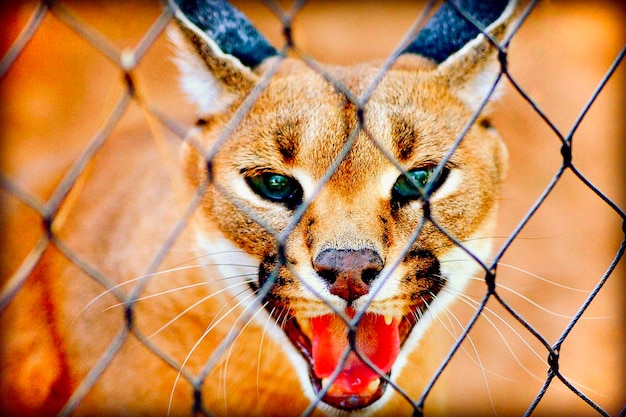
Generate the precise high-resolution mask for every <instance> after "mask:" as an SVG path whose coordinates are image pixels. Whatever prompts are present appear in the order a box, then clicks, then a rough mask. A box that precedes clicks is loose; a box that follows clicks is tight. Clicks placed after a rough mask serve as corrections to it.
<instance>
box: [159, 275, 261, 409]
mask: <svg viewBox="0 0 626 417" xmlns="http://www.w3.org/2000/svg"><path fill="white" fill-rule="evenodd" d="M240 284H241V283H240ZM220 291H221V290H220ZM214 294H216V293H213V294H211V295H210V296H209V298H210V297H212V296H213V295H214ZM251 296H255V294H253V293H250V294H249V295H247V296H246V297H244V298H243V299H241V300H239V301H238V302H237V303H235V304H234V305H233V306H232V307H231V308H229V309H228V311H227V312H226V313H225V314H223V315H222V316H221V317H220V318H219V319H217V320H215V321H214V322H213V323H212V324H211V325H210V326H208V327H207V328H206V329H205V331H204V333H202V336H200V337H199V338H198V340H197V341H196V342H195V343H194V345H193V346H192V347H191V349H190V350H189V352H188V353H187V356H186V357H185V359H184V360H183V362H182V363H181V365H180V370H179V371H178V373H177V375H176V378H174V383H173V384H172V390H171V391H170V398H169V404H168V407H167V415H168V417H169V415H170V412H171V408H172V402H173V400H174V391H175V390H176V385H178V381H179V380H180V376H181V371H182V369H184V368H185V366H186V365H187V362H188V361H189V359H190V358H191V355H192V354H193V352H195V350H196V349H197V348H198V346H200V343H202V341H203V340H204V338H205V337H206V336H207V335H208V334H209V333H211V331H212V330H213V329H214V328H215V327H216V326H217V325H219V324H220V323H221V322H222V320H224V319H225V318H226V317H228V315H229V314H230V313H232V312H233V311H234V310H235V309H237V308H239V306H240V305H241V304H243V303H244V302H245V301H246V300H247V299H248V298H250V297H251ZM207 299H208V298H207ZM202 301H205V299H203V300H201V301H200V302H202ZM185 311H186V310H185Z"/></svg>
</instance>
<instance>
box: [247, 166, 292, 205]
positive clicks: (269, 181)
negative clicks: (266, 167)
mask: <svg viewBox="0 0 626 417" xmlns="http://www.w3.org/2000/svg"><path fill="white" fill-rule="evenodd" d="M246 181H247V182H248V185H249V186H250V188H251V189H252V191H254V192H255V193H257V194H258V195H260V196H261V197H263V198H264V199H266V200H269V201H274V202H277V203H283V204H285V205H286V206H287V207H288V208H295V207H296V206H297V205H298V204H300V203H301V202H302V187H301V186H300V184H298V181H296V180H295V179H293V178H291V177H288V176H286V175H282V174H276V173H273V172H264V173H262V174H257V175H252V176H249V177H246Z"/></svg>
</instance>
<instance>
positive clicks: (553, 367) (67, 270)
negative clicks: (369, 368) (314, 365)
mask: <svg viewBox="0 0 626 417" xmlns="http://www.w3.org/2000/svg"><path fill="white" fill-rule="evenodd" d="M266 3H267V4H266ZM236 4H237V5H238V6H240V8H241V9H242V10H243V11H244V12H245V13H246V14H247V15H248V16H249V17H250V18H251V20H252V21H253V22H254V24H255V25H256V26H257V27H258V28H260V30H261V31H262V32H263V33H264V34H266V36H267V37H268V38H269V39H270V40H271V41H272V43H273V44H274V45H277V46H283V45H284V47H285V49H284V51H287V52H288V53H289V54H290V55H292V56H295V57H296V58H297V59H302V60H304V61H306V62H307V64H308V65H309V67H310V68H321V65H320V64H318V62H319V61H332V62H337V63H340V64H352V63H354V62H359V61H363V60H367V59H379V58H385V57H388V56H390V55H391V54H392V52H393V51H394V49H395V48H396V47H397V46H398V45H399V42H400V41H401V39H403V38H404V37H405V36H407V33H411V30H414V29H415V28H416V27H419V25H420V22H422V19H421V16H422V15H423V13H424V10H430V9H431V8H432V7H433V4H426V3H421V2H417V3H414V2H393V3H392V2H389V3H386V2H383V3H382V4H381V2H374V1H372V2H367V1H366V2H358V1H346V2H324V1H321V2H316V1H311V2H307V3H306V4H304V5H302V4H299V3H297V2H296V4H295V5H289V4H287V5H285V4H282V3H281V4H282V6H284V9H283V7H281V5H279V4H274V3H273V2H264V3H263V2H236ZM1 7H2V8H3V9H2V14H1V18H2V22H3V23H2V24H3V32H4V33H5V36H4V37H3V43H2V53H3V59H2V61H0V77H2V78H1V81H0V83H1V84H0V88H1V93H2V97H1V98H2V176H1V180H2V183H1V184H2V186H1V188H0V189H1V194H2V210H3V215H2V223H1V224H2V239H3V240H2V252H3V255H2V257H1V259H2V292H1V294H0V307H1V309H2V310H1V311H2V333H3V335H2V349H3V350H2V352H3V354H2V361H1V364H2V377H1V379H0V384H1V387H0V388H1V389H2V391H3V393H4V394H3V398H4V399H5V401H4V405H3V408H4V410H6V412H7V413H10V412H15V410H16V409H15V408H11V407H17V409H19V410H21V412H23V414H24V415H26V414H32V415H43V414H62V415H71V414H73V413H79V414H80V413H82V414H87V415H97V414H98V413H99V412H100V413H105V414H110V413H116V412H117V413H123V414H131V415H139V414H146V415H153V414H154V415H164V414H166V413H168V412H170V413H171V414H172V415H176V414H177V413H180V412H181V410H184V411H182V412H184V413H186V414H194V413H196V414H200V415H226V414H229V413H230V414H231V415H236V414H237V411H238V410H244V409H248V410H257V411H256V412H258V413H259V414H261V415H266V413H268V414H271V415H279V414H282V415H301V414H305V415H309V414H315V413H317V412H319V409H320V403H319V399H318V400H315V401H311V400H308V399H306V398H305V397H303V396H302V395H301V394H300V389H299V388H297V386H299V382H298V381H297V379H296V377H295V376H294V375H290V374H285V373H284V372H282V371H280V372H278V371H277V369H279V368H277V367H276V365H277V364H281V363H282V362H284V361H286V359H285V358H284V354H283V353H281V352H282V351H281V350H280V347H279V346H277V343H276V342H275V341H272V340H271V338H270V337H269V333H271V332H272V331H275V330H276V327H277V326H280V325H281V324H280V323H278V324H272V322H271V321H269V320H267V321H266V322H260V321H259V318H258V317H262V314H261V311H262V309H254V310H252V311H248V310H249V309H247V308H244V307H242V305H244V300H242V297H244V296H243V295H239V296H233V295H228V294H230V293H228V292H225V291H224V288H225V287H226V286H229V285H228V284H227V285H224V283H222V282H216V283H210V284H207V277H213V276H217V275H215V274H216V271H215V269H214V266H212V265H211V264H210V261H208V260H206V259H205V258H203V257H202V256H199V255H197V254H198V252H197V248H196V245H197V244H196V243H195V240H194V239H193V238H188V237H187V234H188V233H189V230H188V229H190V224H191V223H192V218H193V217H194V215H196V213H197V212H198V211H199V210H201V208H200V206H201V204H203V200H202V198H203V195H204V192H205V191H206V189H205V188H204V187H206V186H207V184H203V185H201V186H200V187H199V188H198V189H197V190H196V192H195V193H194V194H193V197H192V198H191V199H190V198H188V197H185V194H184V193H182V192H181V191H180V190H181V189H182V188H184V185H182V182H181V181H180V179H179V176H180V175H181V174H180V171H181V169H180V167H179V157H180V156H179V148H180V146H181V144H182V143H183V141H184V140H185V138H186V135H187V132H188V130H189V127H190V126H193V124H194V123H196V120H195V118H194V114H195V110H194V108H193V107H192V106H191V105H189V104H187V103H186V102H185V100H184V98H183V96H182V94H181V93H180V92H179V89H178V87H177V80H176V77H177V70H176V69H175V67H174V64H173V63H172V61H171V58H170V57H171V55H173V54H172V48H171V46H170V43H169V41H168V39H167V36H166V34H165V29H166V27H167V25H168V24H169V23H170V22H171V20H172V17H173V12H172V11H171V10H170V9H168V8H167V7H163V5H161V4H158V3H152V2H126V3H125V2H119V3H118V2H102V3H99V2H91V3H86V2H71V1H68V2H65V1H61V2H42V3H34V2H33V3H18V4H5V5H3V6H1ZM524 10H525V11H524V13H523V18H522V20H521V21H522V23H521V25H520V27H519V28H518V30H517V31H516V32H515V33H514V35H513V37H512V39H511V42H512V43H511V47H510V49H503V50H502V53H501V63H502V83H503V84H504V85H505V86H504V89H505V96H504V98H503V99H502V100H500V101H499V102H498V104H496V110H495V115H494V117H493V124H494V125H495V126H496V127H497V128H498V130H499V131H500V133H501V135H502V136H503V137H504V139H505V141H506V142H507V144H508V146H509V149H510V155H511V162H510V165H511V167H510V173H509V176H508V178H507V180H506V182H505V185H504V194H503V197H502V198H501V202H500V205H501V210H500V216H499V218H500V225H499V227H498V229H497V236H496V239H495V240H496V244H495V252H494V256H493V258H492V259H491V260H490V261H489V262H490V263H489V264H487V265H484V267H485V271H488V272H485V273H483V274H482V276H480V277H476V279H474V280H473V282H472V283H471V284H470V286H469V288H468V289H467V291H466V293H465V294H464V295H462V296H461V297H460V298H461V301H460V302H457V303H456V304H455V305H454V306H452V307H451V308H450V309H449V310H446V311H445V313H442V316H443V318H442V319H440V320H439V321H438V322H435V323H434V324H433V328H432V329H430V330H429V331H428V332H426V335H425V336H424V337H425V342H424V343H425V344H428V343H430V344H436V345H437V347H438V349H437V352H436V353H435V354H434V356H433V358H434V359H433V360H432V361H430V363H426V364H423V365H421V366H422V367H421V368H420V369H421V372H420V375H419V376H417V375H416V376H415V377H413V375H408V378H407V377H405V378H404V379H402V381H407V380H408V381H413V383H412V384H409V385H410V386H404V385H402V384H401V383H398V385H397V386H396V385H395V383H391V385H392V386H391V387H389V388H388V389H389V390H397V391H398V392H400V393H402V395H398V396H397V398H394V401H395V402H393V401H392V403H391V404H392V405H393V406H397V407H398V408H397V409H396V411H397V410H400V411H397V412H400V413H402V412H404V413H409V414H415V415H419V414H421V413H422V412H424V413H425V414H427V415H428V414H437V413H444V414H446V413H447V414H459V413H460V414H464V415H466V414H467V413H468V410H470V411H469V413H475V414H476V415H489V414H494V415H521V414H524V413H526V414H534V415H537V414H539V415H541V414H546V415H561V414H563V415H565V414H567V415H594V414H600V415H617V414H620V415H623V414H624V404H625V403H626V397H625V395H624V392H626V384H625V383H624V380H625V379H626V372H625V369H626V365H625V363H624V356H625V355H624V354H623V352H624V348H623V346H624V342H626V341H625V340H624V337H625V332H624V326H625V323H624V320H623V315H624V314H623V312H624V304H623V301H622V300H623V297H624V295H626V294H625V293H624V283H623V281H624V268H623V262H622V263H621V264H620V260H621V257H622V255H623V251H624V245H625V237H624V220H625V219H626V215H625V214H624V209H623V207H624V206H625V203H624V199H625V194H624V184H623V176H624V174H625V172H624V169H623V166H624V160H625V158H624V151H623V140H624V138H625V132H626V123H625V117H624V115H625V114H626V113H625V110H626V108H625V101H624V97H623V85H624V84H623V82H624V76H625V72H624V63H623V56H624V54H625V53H626V47H625V45H626V29H625V28H624V25H623V21H624V17H625V16H626V12H625V11H624V9H623V6H621V5H620V2H589V3H570V2H550V3H546V4H543V3H539V4H534V3H533V4H530V5H527V6H525V8H524ZM269 77H270V76H268V77H266V78H262V79H261V81H260V82H259V85H261V86H262V85H264V83H267V82H268V81H269ZM328 82H329V83H332V82H333V79H332V77H330V76H329V77H328ZM337 90H338V91H339V92H341V93H342V94H344V96H345V100H346V102H349V103H351V104H352V105H354V106H355V107H356V108H357V111H358V109H359V108H364V107H365V106H366V105H367V102H361V101H360V100H361V99H360V97H357V96H356V95H355V94H354V92H352V91H350V90H349V89H348V88H347V87H345V86H342V85H339V86H337ZM256 91H259V92H260V91H261V90H253V92H252V93H251V95H250V96H249V97H248V99H247V100H246V101H245V102H244V105H242V107H241V108H242V109H244V110H245V109H246V105H253V104H254V100H256V99H257V98H258V97H257V95H256V94H257V93H256ZM244 117H245V111H240V112H237V113H236V115H235V117H234V118H233V119H232V120H231V122H230V124H229V126H232V127H233V128H234V127H236V126H237V124H238V123H240V122H241V120H242V119H243V118H244ZM476 117H477V115H476V116H475V117H474V119H475V118H476ZM223 141H224V142H227V141H228V137H227V135H224V139H223ZM202 152H204V153H205V155H206V156H207V163H208V164H209V163H211V162H212V161H211V157H212V154H211V150H208V149H202ZM345 152H348V147H346V148H345ZM329 175H330V174H329ZM111 184H115V186H114V187H112V186H111ZM155 184H158V188H159V192H158V193H157V192H152V191H150V190H151V188H150V187H152V188H154V187H155ZM111 188H115V189H111ZM139 199H141V201H138V200H139ZM98 212H101V213H106V214H104V215H100V216H98V215H94V213H98ZM94 219H97V222H96V221H95V220H94ZM146 222H150V224H145V223H146ZM135 230H140V231H146V230H149V231H150V234H149V235H143V236H139V233H137V232H135ZM142 233H143V232H142ZM451 238H453V236H451ZM111 253H117V254H118V255H117V256H110V254H111ZM242 269H243V271H244V272H243V273H251V274H255V273H256V272H255V271H254V270H253V269H251V268H250V267H248V269H247V270H246V267H245V265H244V266H243V267H242ZM190 271H191V272H190ZM485 275H486V276H485ZM50 277H54V279H50ZM217 281H219V280H217ZM233 286H234V292H235V293H238V292H239V290H238V289H237V287H236V286H235V285H234V284H233ZM268 287H269V285H265V286H261V288H260V289H259V290H260V291H261V292H263V291H268V290H269V288H268ZM240 288H241V289H243V288H242V287H240ZM241 294H243V292H242V293H241ZM233 300H234V301H233ZM59 302H63V303H64V304H63V305H58V304H57V303H59ZM282 319H284V317H283V318H282ZM263 320H265V319H263ZM280 320H281V317H280V316H278V319H277V321H278V322H280ZM61 323H63V324H61ZM283 324H284V323H283ZM173 341H174V342H176V343H172V342H173ZM251 351H252V352H253V354H252V355H250V354H249V353H250V352H251ZM409 360H418V358H416V357H415V356H412V357H410V359H409ZM281 369H282V368H281ZM411 369H413V368H411ZM242 370H247V371H245V372H242ZM250 376H253V379H254V380H252V381H251V380H249V379H250ZM243 378H248V379H245V380H244V379H243ZM277 386H278V387H279V389H278V392H291V393H293V395H292V396H291V395H290V396H287V398H289V399H285V398H281V399H277V398H272V395H275V394H272V391H271V390H269V389H268V390H267V392H268V393H266V388H267V387H274V388H272V389H276V388H275V387H277ZM164 393H165V395H164ZM291 397H293V399H291ZM283 401H284V403H283ZM16 404H17V405H16ZM181 404H182V405H181ZM263 406H264V407H266V408H263ZM267 410H270V411H267ZM186 414H184V415H186Z"/></svg>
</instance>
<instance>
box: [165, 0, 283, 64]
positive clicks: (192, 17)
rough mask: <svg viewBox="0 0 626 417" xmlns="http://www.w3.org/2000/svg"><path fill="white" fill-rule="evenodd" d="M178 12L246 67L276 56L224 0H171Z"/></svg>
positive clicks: (253, 29)
mask: <svg viewBox="0 0 626 417" xmlns="http://www.w3.org/2000/svg"><path fill="white" fill-rule="evenodd" d="M174 1H175V3H176V5H177V6H178V7H179V8H180V10H181V11H182V13H183V14H184V15H185V16H186V17H187V19H189V21H191V22H192V23H193V24H194V25H196V26H197V27H198V28H199V29H201V30H202V31H203V32H204V33H206V34H207V36H208V37H209V38H211V39H213V41H215V43H216V44H217V46H218V47H219V48H220V49H221V50H222V52H224V53H226V54H229V55H233V56H235V57H237V59H239V60H240V61H241V63H242V64H244V65H245V66H247V67H249V68H255V67H256V66H258V65H259V64H260V63H261V62H263V61H264V60H265V59H266V58H268V57H270V56H274V55H277V54H278V52H277V51H276V49H275V48H274V47H273V46H272V45H270V44H269V42H268V41H267V40H266V39H265V38H264V37H263V36H262V35H261V34H260V33H259V32H258V31H257V30H256V29H255V28H254V26H252V24H251V23H250V21H249V20H248V19H247V18H246V16H245V15H244V14H243V13H241V12H240V11H239V10H237V9H236V8H234V7H233V6H231V5H230V4H229V3H228V2H227V1H225V0H174Z"/></svg>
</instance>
